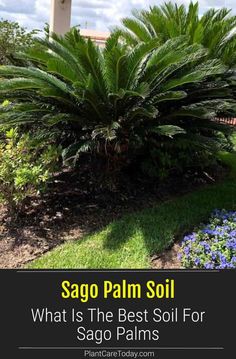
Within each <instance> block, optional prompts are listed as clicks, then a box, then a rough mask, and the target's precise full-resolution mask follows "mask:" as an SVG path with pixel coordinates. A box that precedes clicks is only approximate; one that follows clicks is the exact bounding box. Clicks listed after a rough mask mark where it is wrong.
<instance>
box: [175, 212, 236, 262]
mask: <svg viewBox="0 0 236 359" xmlns="http://www.w3.org/2000/svg"><path fill="white" fill-rule="evenodd" d="M179 259H180V260H181V263H182V265H183V267H185V268H201V269H233V268H236V211H226V210H215V211H214V212H213V213H212V215H211V217H210V220H209V223H208V224H207V225H202V226H200V228H199V229H198V230H196V231H194V232H193V233H191V234H189V235H187V236H185V237H184V239H183V242H182V244H181V251H180V254H179Z"/></svg>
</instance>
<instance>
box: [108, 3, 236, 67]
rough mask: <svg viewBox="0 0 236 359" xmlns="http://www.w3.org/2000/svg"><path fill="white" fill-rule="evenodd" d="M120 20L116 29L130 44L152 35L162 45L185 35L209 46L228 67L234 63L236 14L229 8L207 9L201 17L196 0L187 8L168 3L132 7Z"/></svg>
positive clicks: (193, 40)
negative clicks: (119, 25) (137, 8)
mask: <svg viewBox="0 0 236 359" xmlns="http://www.w3.org/2000/svg"><path fill="white" fill-rule="evenodd" d="M122 23H123V25H124V27H123V28H121V27H118V28H117V29H115V32H116V33H117V34H118V35H119V36H120V37H121V38H122V39H123V40H125V42H126V43H127V44H129V45H131V46H135V45H137V44H138V43H140V42H147V41H150V40H151V39H153V38H156V39H158V41H159V42H160V44H164V43H165V42H166V41H168V40H169V39H172V38H176V37H179V36H181V35H187V36H188V38H189V40H188V41H189V44H194V43H198V44H202V45H203V46H204V47H206V48H208V49H209V54H208V56H209V57H211V58H220V59H221V60H222V61H223V62H224V63H226V64H228V65H230V66H232V65H234V64H235V63H236V34H235V31H234V30H235V26H236V16H234V15H232V14H231V10H229V9H226V8H222V9H210V10H208V11H207V12H205V13H204V14H203V16H201V15H200V12H199V4H198V2H195V3H193V2H191V3H190V4H189V6H188V8H187V7H186V6H185V5H183V4H182V5H178V4H176V3H173V2H167V3H164V4H163V5H160V6H153V7H150V9H149V10H134V11H133V17H132V18H125V19H123V21H122Z"/></svg>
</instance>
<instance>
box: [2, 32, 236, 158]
mask: <svg viewBox="0 0 236 359" xmlns="http://www.w3.org/2000/svg"><path fill="white" fill-rule="evenodd" d="M207 56H208V51H207V50H206V49H204V48H203V47H202V46H201V45H199V44H193V45H189V44H188V38H186V37H177V38H174V39H170V40H168V41H167V42H166V43H165V44H163V45H161V46H160V45H159V40H158V39H156V38H155V37H154V38H153V39H150V40H148V41H146V42H144V43H143V42H141V43H139V44H137V45H135V46H134V47H132V48H129V47H127V46H126V45H124V44H122V43H120V42H119V36H117V34H114V35H112V36H111V37H110V38H109V39H108V41H107V43H106V47H105V49H104V50H101V49H100V48H99V47H97V46H96V45H95V44H94V43H93V42H92V41H90V40H85V39H83V38H82V37H81V36H80V35H79V33H78V32H77V30H75V29H73V30H72V31H71V32H69V33H68V34H67V35H66V36H65V37H60V36H58V35H55V34H54V35H53V36H52V38H51V39H50V40H47V39H39V40H38V41H37V43H36V46H35V47H34V48H32V49H30V50H28V51H27V52H26V53H24V54H21V58H23V59H24V60H26V61H28V67H14V66H1V67H0V77H1V80H0V97H1V98H2V100H4V99H7V100H9V104H8V105H5V106H2V107H1V108H0V123H1V124H2V125H6V124H7V125H21V124H22V125H23V124H27V125H28V126H30V125H31V126H34V125H37V126H39V125H40V124H41V125H44V126H45V125H49V126H59V127H60V128H63V129H64V132H63V133H64V134H65V133H66V132H67V133H68V132H69V134H73V141H72V143H71V144H70V146H69V147H68V148H67V149H66V150H65V151H64V156H65V158H67V159H68V158H74V159H77V157H78V155H79V153H81V152H84V151H94V152H96V153H100V154H102V155H103V156H105V157H106V158H112V159H113V160H114V159H117V158H118V157H119V159H120V158H122V160H124V162H125V161H126V160H127V158H130V156H133V155H134V156H135V155H136V154H137V153H138V152H139V151H141V152H142V151H143V150H144V149H145V148H148V147H149V146H154V147H155V146H159V145H160V144H162V143H163V141H165V139H170V141H171V144H173V143H175V141H174V140H173V137H174V138H175V137H176V140H177V141H182V143H183V142H184V143H185V145H186V143H190V144H192V145H194V146H197V147H199V148H205V149H206V150H207V151H208V150H210V149H211V148H212V145H213V144H214V145H215V144H216V143H217V140H218V133H219V132H218V131H224V130H225V127H224V126H220V125H217V124H216V123H215V122H214V121H212V118H214V116H216V115H217V114H218V113H220V112H225V111H231V110H232V107H233V102H232V100H231V94H230V91H229V88H228V84H227V83H226V82H224V81H222V80H221V77H222V76H223V75H224V74H225V72H226V71H227V69H226V68H225V66H223V65H222V63H221V62H220V61H218V60H214V59H213V60H212V59H211V60H208V59H207ZM62 140H63V139H62Z"/></svg>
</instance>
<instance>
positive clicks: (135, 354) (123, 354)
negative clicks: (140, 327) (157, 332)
mask: <svg viewBox="0 0 236 359" xmlns="http://www.w3.org/2000/svg"><path fill="white" fill-rule="evenodd" d="M154 356H155V353H154V352H153V351H142V350H139V351H134V350H128V349H127V350H118V349H117V350H105V349H104V350H85V351H84V357H85V358H133V359H136V358H154Z"/></svg>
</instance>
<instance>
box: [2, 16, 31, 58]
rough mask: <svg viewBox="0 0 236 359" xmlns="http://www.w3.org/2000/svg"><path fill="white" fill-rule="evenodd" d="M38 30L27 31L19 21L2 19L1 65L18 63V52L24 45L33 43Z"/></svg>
mask: <svg viewBox="0 0 236 359" xmlns="http://www.w3.org/2000/svg"><path fill="white" fill-rule="evenodd" d="M36 33H37V30H33V31H31V32H27V30H26V29H25V28H23V27H21V26H20V25H19V24H18V23H17V22H12V21H8V20H1V21H0V65H9V64H12V65H16V64H19V60H18V59H17V58H16V56H15V54H16V52H18V51H20V50H21V49H22V48H24V47H29V46H32V45H33V39H34V36H35V35H36Z"/></svg>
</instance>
